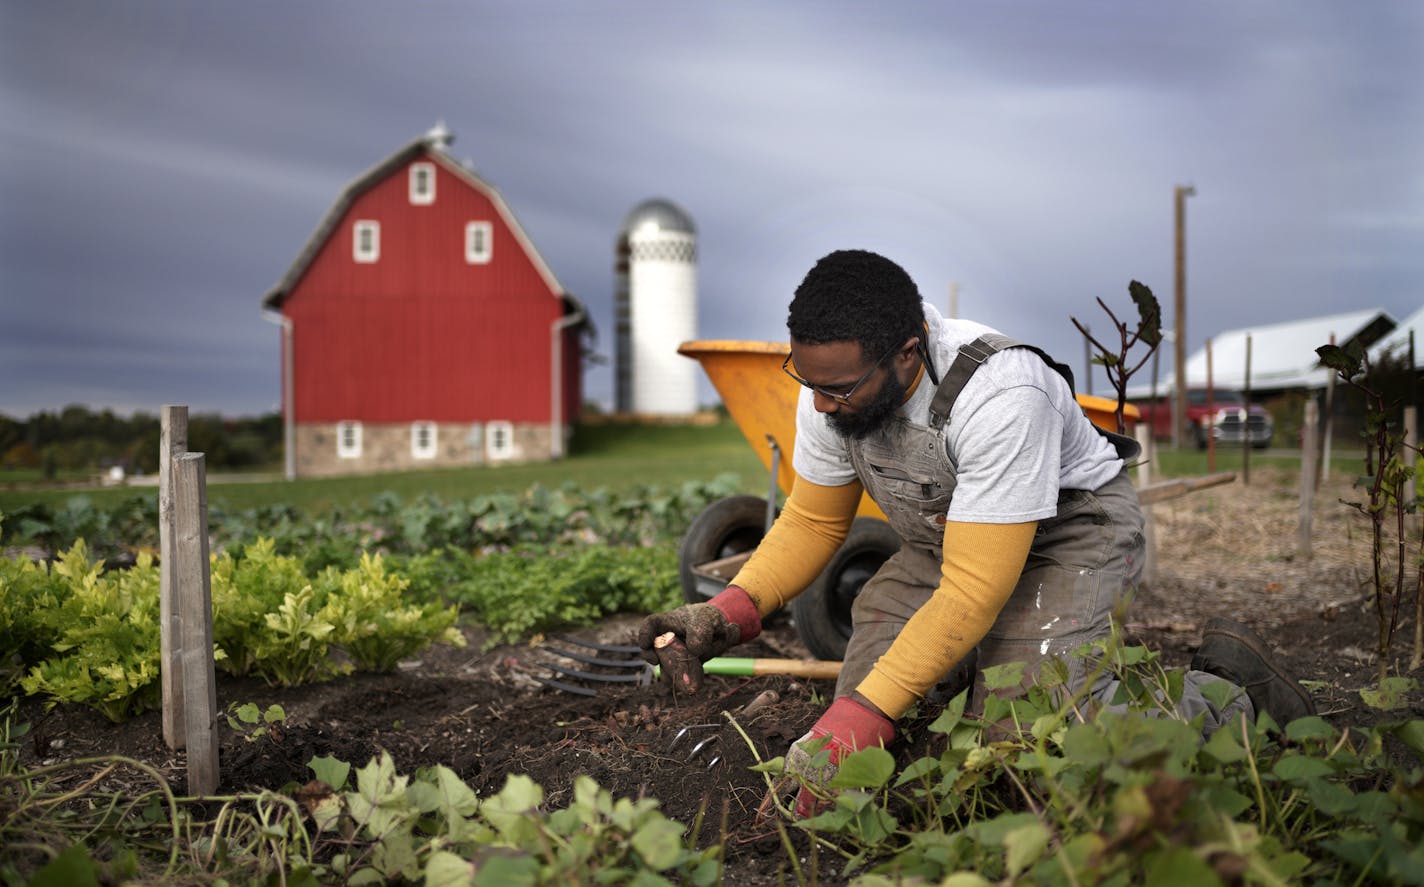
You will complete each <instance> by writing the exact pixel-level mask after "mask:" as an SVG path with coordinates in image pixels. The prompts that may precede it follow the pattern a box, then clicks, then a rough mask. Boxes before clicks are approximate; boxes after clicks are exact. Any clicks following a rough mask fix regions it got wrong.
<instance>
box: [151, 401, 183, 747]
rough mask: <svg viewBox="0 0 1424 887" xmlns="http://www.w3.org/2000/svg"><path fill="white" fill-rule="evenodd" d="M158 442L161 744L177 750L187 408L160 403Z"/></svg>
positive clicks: (180, 731) (179, 743)
mask: <svg viewBox="0 0 1424 887" xmlns="http://www.w3.org/2000/svg"><path fill="white" fill-rule="evenodd" d="M160 423H161V431H160V434H159V442H158V567H159V572H158V577H159V578H158V582H159V593H158V599H159V618H158V627H159V651H160V659H159V666H158V680H159V683H160V685H161V686H162V689H163V742H164V744H166V745H167V746H168V747H169V748H171V749H174V750H177V749H180V748H182V747H183V743H184V742H185V741H186V739H187V736H186V731H187V727H186V726H185V724H184V720H183V649H182V642H181V640H180V639H179V637H178V631H179V623H178V605H177V601H176V599H175V597H174V595H173V587H174V585H173V579H174V571H175V570H176V569H177V565H178V559H177V557H176V555H175V553H174V547H173V460H174V459H176V458H177V457H179V456H181V455H183V454H184V453H185V452H187V450H188V408H187V407H186V406H182V405H174V404H164V405H163V408H162V410H161V411H160Z"/></svg>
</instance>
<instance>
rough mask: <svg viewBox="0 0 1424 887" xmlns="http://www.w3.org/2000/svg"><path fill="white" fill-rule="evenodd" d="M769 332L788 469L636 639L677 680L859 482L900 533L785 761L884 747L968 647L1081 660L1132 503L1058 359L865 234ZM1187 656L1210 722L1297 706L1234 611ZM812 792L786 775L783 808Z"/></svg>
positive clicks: (1078, 680)
mask: <svg viewBox="0 0 1424 887" xmlns="http://www.w3.org/2000/svg"><path fill="white" fill-rule="evenodd" d="M787 329H788V331H789V333H790V340H791V353H790V355H789V356H788V357H787V361H786V363H785V365H784V369H785V370H786V372H788V373H789V374H790V375H791V376H792V377H793V378H795V379H796V381H797V382H799V383H800V384H801V385H802V391H801V393H800V398H799V400H798V403H797V412H796V446H795V451H794V453H793V465H794V466H795V468H796V473H797V475H798V480H797V481H796V483H795V485H794V487H793V488H792V490H791V492H790V494H789V496H788V497H787V501H786V505H785V508H784V509H783V510H782V513H781V515H780V516H779V517H778V518H777V520H776V522H775V524H774V525H773V526H772V528H771V530H770V532H769V533H768V534H767V535H766V538H765V539H763V540H762V542H761V544H760V546H759V547H758V548H757V550H756V552H755V553H754V554H753V556H752V557H751V559H750V560H749V561H748V562H747V563H746V565H745V566H744V567H743V569H742V570H741V571H740V572H739V573H738V574H737V575H736V577H735V578H734V579H733V580H732V582H731V584H730V585H729V586H728V587H727V588H726V590H725V591H723V592H721V593H719V594H718V595H717V596H716V597H714V598H712V600H711V601H710V602H708V603H699V604H689V605H686V606H683V607H679V608H678V609H675V610H672V611H669V612H666V613H660V614H657V615H654V616H650V617H649V618H648V619H647V620H645V622H644V623H643V625H642V627H641V628H640V636H639V641H640V644H641V646H642V647H643V648H644V650H645V655H647V656H649V657H650V658H652V659H656V660H657V661H659V662H661V663H662V665H663V670H664V673H665V674H667V675H668V676H669V677H670V679H671V680H673V681H674V682H675V683H676V684H677V685H680V686H682V687H683V688H685V689H688V690H695V689H696V688H697V687H698V686H699V685H700V683H701V679H702V671H701V663H702V662H703V661H705V660H706V659H708V658H710V657H712V656H716V655H719V654H721V653H722V652H724V651H725V650H726V649H727V648H728V647H731V646H733V645H735V644H738V643H744V642H746V641H748V640H751V639H752V638H753V637H755V636H756V635H757V633H758V632H760V630H761V619H762V617H764V616H766V615H768V614H770V613H772V612H774V611H775V610H777V609H779V608H780V607H782V606H783V605H785V604H786V603H787V601H788V600H790V599H791V598H793V597H794V596H795V595H796V594H798V593H799V592H800V591H801V590H802V589H804V588H805V587H806V586H807V585H809V584H810V582H811V581H812V580H813V579H814V578H815V577H816V575H817V574H818V573H820V571H821V570H822V568H823V567H824V566H825V564H826V563H827V561H828V560H829V559H830V557H831V556H832V554H833V553H834V552H835V551H836V549H837V548H838V547H839V545H840V543H841V542H842V541H843V540H844V539H845V536H846V534H847V532H848V531H849V528H850V524H851V521H852V519H853V518H854V514H855V509H856V504H857V502H858V501H859V500H860V497H861V494H862V492H866V493H869V495H870V497H871V498H872V499H873V500H875V502H876V504H878V505H879V506H880V508H881V510H882V511H884V512H885V516H886V518H887V519H888V520H889V522H890V524H891V525H892V526H893V527H894V528H895V530H896V532H897V533H898V534H899V536H900V539H901V548H900V550H899V551H898V552H897V553H896V554H895V555H894V556H892V557H891V558H890V559H889V560H887V561H886V562H885V564H884V565H883V566H882V567H881V568H880V570H879V571H878V572H877V573H876V574H875V575H874V576H873V577H872V578H871V579H870V580H868V581H867V582H866V583H865V585H864V587H863V588H862V589H861V592H860V594H859V596H858V597H857V598H856V601H855V605H854V607H853V611H852V623H853V632H852V635H851V638H850V641H849V644H848V646H847V648H846V655H845V663H844V665H843V667H842V671H841V674H840V678H839V680H838V682H837V684H836V698H835V700H834V702H832V704H831V706H830V707H829V709H827V711H826V713H825V714H824V715H823V716H822V717H821V718H820V720H818V721H817V722H816V724H815V725H814V726H813V727H812V729H811V731H810V732H809V733H808V734H807V735H806V736H804V737H802V739H801V740H799V741H798V742H797V743H796V744H795V745H793V748H792V750H791V751H790V752H789V753H788V755H787V764H788V766H789V767H791V768H793V769H797V770H799V771H801V772H802V773H803V775H805V776H807V777H808V778H809V779H811V780H812V781H816V782H823V781H825V780H827V779H829V777H830V776H831V775H832V774H833V772H834V768H835V766H836V765H837V764H838V762H839V761H840V760H841V758H842V757H844V756H845V755H846V754H849V753H851V752H853V751H856V750H858V749H861V748H865V747H867V746H870V745H876V744H888V743H889V742H890V741H891V740H892V739H893V738H894V735H895V729H894V721H895V719H896V718H898V717H900V716H901V715H902V714H904V713H905V711H906V710H908V709H909V708H910V707H911V706H912V705H913V704H914V703H915V702H916V701H917V700H918V699H920V698H922V697H923V696H925V695H926V693H928V692H929V691H930V690H931V689H933V688H934V687H935V685H936V683H937V682H939V681H940V680H941V679H942V678H945V676H946V675H948V674H950V672H951V671H952V670H953V669H954V668H955V666H956V665H957V664H958V663H960V662H961V661H962V660H965V658H966V657H969V656H971V655H972V654H973V653H974V652H975V650H976V648H977V652H978V668H979V669H983V668H986V667H988V666H993V665H1002V664H1007V663H1011V662H1024V663H1026V664H1027V665H1028V668H1027V677H1026V678H1025V681H1026V682H1027V681H1031V680H1032V678H1033V676H1034V674H1035V673H1036V672H1037V669H1038V667H1039V666H1041V665H1042V664H1043V663H1044V662H1046V661H1047V660H1048V659H1050V658H1054V657H1056V658H1059V659H1061V660H1063V661H1064V662H1065V663H1066V664H1067V665H1068V667H1069V679H1068V686H1069V688H1070V689H1072V690H1075V691H1076V690H1078V689H1080V688H1082V685H1083V683H1084V681H1085V680H1087V678H1088V677H1089V669H1088V668H1087V666H1086V665H1085V663H1084V662H1083V660H1082V659H1080V658H1077V657H1072V656H1070V655H1069V653H1070V652H1071V651H1072V650H1074V649H1075V648H1077V647H1079V646H1080V645H1082V644H1084V643H1087V642H1089V641H1092V640H1095V639H1099V638H1103V637H1106V636H1107V635H1108V634H1109V633H1110V631H1111V616H1112V612H1113V609H1114V608H1115V607H1116V606H1118V605H1119V604H1120V603H1121V602H1123V601H1124V600H1125V599H1126V597H1127V596H1128V595H1130V593H1131V592H1132V590H1133V589H1134V587H1135V585H1136V582H1137V579H1138V577H1139V575H1140V573H1141V563H1142V553H1143V537H1142V513H1141V510H1140V508H1139V505H1138V502H1137V494H1136V492H1135V491H1134V490H1133V488H1132V485H1131V482H1130V481H1129V479H1128V476H1127V473H1126V471H1125V470H1124V462H1125V461H1130V460H1131V459H1133V458H1135V457H1136V455H1137V453H1138V449H1137V446H1136V443H1135V442H1134V441H1132V440H1130V439H1128V438H1125V437H1122V436H1120V435H1115V434H1107V433H1105V432H1102V431H1100V430H1099V429H1098V428H1097V427H1096V426H1094V425H1093V424H1092V423H1091V422H1090V421H1089V420H1088V419H1087V417H1086V416H1085V415H1084V414H1083V412H1082V410H1081V408H1080V407H1079V406H1078V404H1077V401H1076V400H1075V398H1074V396H1073V391H1072V387H1071V382H1070V377H1069V374H1068V371H1067V369H1066V368H1065V367H1061V366H1059V365H1057V364H1054V363H1053V362H1052V361H1051V359H1050V358H1048V356H1047V355H1045V354H1043V353H1042V352H1041V351H1039V350H1038V349H1035V348H1031V347H1027V346H1022V345H1019V344H1018V343H1015V342H1012V341H1011V340H1008V339H1007V338H1005V337H1003V336H1001V335H999V334H997V333H995V332H994V331H993V330H991V329H989V328H988V327H985V326H983V325H981V324H977V323H973V322H970V321H965V320H956V319H944V318H942V317H940V316H939V314H938V313H937V312H936V311H935V310H934V309H933V308H932V307H930V306H926V305H924V304H923V302H922V300H921V298H920V294H919V291H918V289H917V288H916V286H915V284H914V281H912V280H911V279H910V277H909V275H908V274H906V273H905V271H904V270H903V269H902V268H900V266H898V265H896V264H895V263H894V262H892V261H890V260H889V259H886V258H884V257H882V256H879V255H876V254H875V253H870V252H865V251H860V250H845V251H839V252H834V253H831V254H830V255H828V256H825V257H824V258H822V259H821V260H820V261H819V262H817V263H816V265H815V267H813V268H812V269H811V271H810V272H809V273H808V274H807V275H806V277H805V279H804V280H803V281H802V283H801V285H800V286H799V287H798V288H797V290H796V294H795V297H794V298H793V300H792V302H791V306H790V311H789V315H788V318H787ZM1192 665H1193V670H1192V671H1190V672H1189V673H1188V674H1187V679H1186V689H1185V693H1184V698H1183V700H1182V703H1181V706H1180V708H1181V710H1182V713H1183V714H1184V715H1185V716H1186V717H1189V718H1190V717H1194V716H1196V715H1197V714H1203V715H1204V716H1205V717H1204V728H1205V731H1206V732H1208V733H1209V732H1211V731H1212V730H1214V729H1216V728H1217V727H1219V726H1221V725H1223V724H1225V723H1227V722H1228V721H1229V720H1231V719H1232V718H1233V717H1235V716H1236V715H1238V714H1241V715H1245V716H1247V717H1250V716H1253V714H1254V712H1255V711H1256V710H1266V711H1269V712H1270V713H1271V715H1272V717H1273V718H1274V719H1275V720H1276V721H1277V722H1278V723H1280V724H1284V723H1286V722H1288V721H1290V720H1293V719H1294V718H1296V717H1300V716H1303V715H1305V714H1308V713H1311V712H1312V710H1313V708H1312V705H1311V701H1310V697H1309V695H1308V694H1306V693H1305V691H1304V690H1303V689H1302V688H1301V687H1300V685H1299V684H1297V683H1296V682H1294V681H1293V680H1290V679H1289V678H1288V677H1286V676H1285V675H1283V674H1282V673H1281V672H1280V671H1279V669H1277V668H1276V667H1275V666H1274V665H1273V664H1272V663H1271V662H1270V660H1269V657H1268V655H1267V653H1266V651H1265V646H1264V644H1263V643H1262V642H1261V640H1260V639H1259V638H1257V637H1256V636H1255V635H1254V634H1252V633H1251V632H1250V630H1249V629H1247V628H1245V627H1244V626H1240V625H1237V624H1235V623H1226V622H1217V621H1214V622H1213V623H1212V624H1210V625H1208V627H1207V630H1206V633H1205V640H1204V642H1203V645H1202V647H1201V649H1200V650H1199V651H1198V654H1197V656H1196V658H1195V659H1194V660H1193V663H1192ZM1222 678H1226V679H1228V680H1230V681H1231V682H1232V683H1235V684H1237V685H1238V686H1240V687H1243V688H1244V689H1245V691H1246V692H1245V693H1244V694H1238V695H1237V698H1236V699H1235V700H1234V701H1233V702H1232V703H1231V704H1229V705H1228V706H1227V707H1225V708H1223V709H1218V708H1217V707H1216V706H1215V705H1213V704H1212V703H1210V702H1209V701H1208V700H1207V698H1206V697H1205V696H1203V695H1202V693H1201V690H1200V688H1201V686H1203V685H1204V684H1205V683H1207V682H1211V681H1217V680H1220V679H1222ZM1086 689H1087V690H1088V692H1089V694H1090V696H1091V697H1093V698H1094V699H1095V700H1097V701H1099V702H1101V703H1107V702H1108V701H1109V700H1110V699H1111V698H1112V693H1113V692H1114V690H1115V689H1116V685H1115V682H1112V681H1111V680H1109V679H1107V678H1104V677H1099V678H1098V679H1097V681H1096V683H1095V685H1094V686H1092V687H1088V688H1086ZM998 692H1003V691H998ZM983 693H984V688H983V686H982V681H981V682H980V683H979V686H977V687H976V688H975V695H976V698H978V699H980V700H982V694H983ZM819 737H826V738H828V740H829V741H828V743H827V748H829V750H830V770H829V772H827V771H823V772H820V773H810V772H809V769H808V765H809V761H810V758H809V755H808V754H807V753H806V752H805V751H804V750H803V749H802V748H801V747H800V746H801V743H802V742H805V741H806V740H808V739H813V738H819ZM812 805H813V800H812V798H811V796H810V795H809V794H808V793H806V792H803V793H802V794H801V797H800V798H799V799H798V811H799V812H801V813H803V814H805V813H808V812H809V811H810V810H811V809H812Z"/></svg>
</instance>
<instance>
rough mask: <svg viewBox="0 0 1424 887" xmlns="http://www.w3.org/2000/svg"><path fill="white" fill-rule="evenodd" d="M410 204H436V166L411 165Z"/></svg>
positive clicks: (429, 164)
mask: <svg viewBox="0 0 1424 887" xmlns="http://www.w3.org/2000/svg"><path fill="white" fill-rule="evenodd" d="M410 202H411V203H414V204H416V205H417V206H429V205H430V204H432V203H434V202H435V164H433V163H412V164H411V165H410Z"/></svg>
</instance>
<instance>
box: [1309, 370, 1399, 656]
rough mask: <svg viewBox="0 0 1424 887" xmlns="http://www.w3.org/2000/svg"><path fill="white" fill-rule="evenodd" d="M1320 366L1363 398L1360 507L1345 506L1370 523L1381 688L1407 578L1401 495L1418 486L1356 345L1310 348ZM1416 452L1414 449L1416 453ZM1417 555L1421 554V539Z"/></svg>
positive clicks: (1379, 391)
mask: <svg viewBox="0 0 1424 887" xmlns="http://www.w3.org/2000/svg"><path fill="white" fill-rule="evenodd" d="M1315 351H1316V353H1317V354H1318V355H1320V362H1321V363H1322V364H1323V365H1324V366H1326V367H1328V368H1329V369H1331V370H1333V371H1334V372H1335V373H1336V374H1337V375H1338V376H1339V377H1340V379H1341V380H1342V381H1343V382H1344V383H1345V384H1346V385H1349V386H1351V387H1353V388H1355V389H1356V390H1358V391H1359V392H1360V393H1361V394H1362V395H1363V396H1364V399H1365V423H1364V429H1363V431H1362V434H1363V436H1364V438H1365V476H1364V477H1363V478H1361V479H1360V481H1359V482H1358V484H1359V485H1360V486H1363V487H1364V488H1365V490H1366V499H1365V501H1364V502H1352V503H1348V504H1349V505H1350V506H1351V507H1353V508H1355V509H1356V510H1358V511H1359V512H1360V513H1361V514H1363V515H1365V517H1366V518H1368V519H1369V522H1370V541H1371V545H1370V566H1371V573H1370V580H1371V585H1372V586H1373V590H1374V604H1375V620H1376V623H1377V625H1378V627H1379V634H1378V640H1377V644H1376V651H1375V652H1376V654H1377V658H1378V663H1377V665H1378V678H1379V681H1380V682H1381V683H1383V682H1384V680H1385V678H1386V677H1388V675H1389V662H1390V651H1391V648H1392V646H1393V643H1394V634H1395V631H1396V630H1397V629H1398V627H1399V613H1400V605H1401V603H1402V602H1403V599H1404V582H1405V576H1406V574H1407V569H1406V564H1407V558H1406V553H1405V550H1406V544H1407V541H1408V538H1407V537H1408V534H1407V533H1406V530H1405V517H1406V516H1407V515H1409V514H1412V513H1413V512H1414V511H1415V509H1416V499H1415V497H1413V496H1406V495H1405V492H1406V490H1409V489H1410V488H1411V487H1412V486H1415V485H1417V484H1418V481H1417V480H1416V479H1415V478H1414V469H1413V468H1412V467H1410V466H1407V465H1405V464H1404V459H1403V455H1404V448H1405V446H1406V445H1405V442H1404V430H1403V428H1402V427H1401V426H1400V424H1399V423H1395V422H1392V421H1390V416H1391V412H1390V407H1391V406H1392V405H1391V404H1387V403H1386V402H1385V398H1384V394H1383V393H1382V389H1379V388H1377V387H1376V386H1375V385H1374V384H1373V383H1372V380H1371V374H1370V360H1369V356H1368V355H1366V354H1365V351H1364V349H1363V348H1362V347H1361V346H1360V345H1359V343H1358V342H1351V343H1350V344H1349V346H1347V347H1344V348H1342V347H1340V346H1338V345H1322V346H1321V347H1319V348H1317V349H1315ZM1416 450H1417V448H1416ZM1386 521H1389V522H1390V523H1392V527H1391V529H1392V530H1393V533H1394V540H1395V546H1394V548H1395V552H1394V557H1393V558H1392V560H1393V580H1392V581H1391V580H1390V578H1389V576H1388V575H1387V570H1386V567H1385V558H1386V554H1385V546H1386V532H1385V527H1386ZM1420 550H1421V552H1424V540H1421V543H1420ZM1414 575H1415V584H1414V597H1415V618H1416V622H1417V621H1418V619H1420V618H1424V555H1420V556H1416V564H1415V570H1414ZM1421 647H1424V633H1421V632H1419V631H1416V633H1415V648H1414V666H1413V667H1416V668H1417V667H1418V666H1419V664H1420V662H1421V660H1424V649H1421Z"/></svg>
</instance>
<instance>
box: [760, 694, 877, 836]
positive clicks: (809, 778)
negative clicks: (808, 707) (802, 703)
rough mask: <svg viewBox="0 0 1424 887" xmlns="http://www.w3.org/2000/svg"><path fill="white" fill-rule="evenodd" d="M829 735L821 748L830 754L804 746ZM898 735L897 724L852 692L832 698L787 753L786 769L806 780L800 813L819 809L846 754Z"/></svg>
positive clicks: (802, 815)
mask: <svg viewBox="0 0 1424 887" xmlns="http://www.w3.org/2000/svg"><path fill="white" fill-rule="evenodd" d="M826 737H828V738H829V741H828V742H827V743H826V744H825V745H824V747H823V748H822V750H821V751H825V752H829V753H830V757H829V758H827V757H826V756H824V755H822V754H821V752H819V751H818V752H815V753H812V752H811V751H808V750H807V749H805V748H803V746H804V745H805V744H807V743H810V742H813V741H814V740H817V739H821V738H826ZM894 738H895V725H894V724H892V723H891V722H890V719H889V718H887V717H885V716H884V715H882V714H881V713H880V712H878V711H875V710H874V709H872V708H870V707H869V706H866V705H862V704H861V703H859V702H857V701H855V700H854V699H852V698H851V697H849V696H842V697H840V698H839V699H837V700H836V701H835V702H832V703H831V707H830V708H828V709H826V713H825V714H823V715H821V718H820V720H818V721H816V723H815V724H814V725H812V727H811V730H810V732H808V733H807V734H806V735H805V736H802V737H801V738H800V739H798V740H796V741H795V742H794V743H792V744H791V750H790V751H788V752H787V753H786V772H788V773H793V774H795V775H797V776H799V777H800V778H801V780H802V781H803V782H804V783H805V785H803V786H802V788H801V791H799V792H798V793H797V794H796V815H797V816H798V817H800V818H802V819H805V818H806V817H808V816H812V815H814V814H815V813H817V812H819V810H818V808H820V807H822V806H823V805H824V803H825V802H824V796H825V794H826V792H827V791H829V789H828V788H827V786H828V784H829V783H830V781H831V780H832V779H834V778H835V775H836V773H837V772H839V770H840V764H841V760H842V759H843V758H845V757H846V756H847V755H849V754H851V753H853V752H858V751H860V750H861V749H863V748H870V747H871V746H875V745H880V746H885V745H889V744H890V742H891V740H893V739H894ZM817 758H819V760H817ZM813 789H814V791H813ZM817 795H820V796H821V797H818V796H817Z"/></svg>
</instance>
